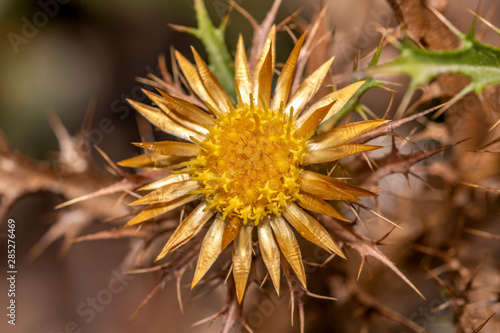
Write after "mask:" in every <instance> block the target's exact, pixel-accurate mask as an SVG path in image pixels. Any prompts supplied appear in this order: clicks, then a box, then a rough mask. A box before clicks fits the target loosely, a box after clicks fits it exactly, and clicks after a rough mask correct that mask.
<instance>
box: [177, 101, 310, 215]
mask: <svg viewBox="0 0 500 333" xmlns="http://www.w3.org/2000/svg"><path fill="white" fill-rule="evenodd" d="M295 130H296V127H295V125H294V123H293V121H292V117H290V116H288V115H287V114H285V112H284V110H283V108H280V109H279V110H270V109H267V108H261V107H257V106H254V105H247V104H239V105H238V106H237V108H236V109H234V108H231V111H229V112H228V113H227V114H224V115H219V119H218V120H217V124H216V125H215V126H214V127H213V128H210V129H209V131H210V132H209V134H208V135H207V138H206V139H205V140H204V141H203V142H199V143H198V144H199V145H200V147H201V148H202V153H201V154H200V155H199V156H198V157H197V158H196V160H193V161H190V162H187V163H186V165H189V173H191V174H192V180H197V181H198V182H199V183H200V189H199V190H196V191H194V192H193V193H203V194H204V195H205V196H206V200H207V201H208V202H209V203H210V206H209V207H210V208H215V209H217V210H218V211H220V212H222V214H223V218H226V217H227V216H238V217H240V218H242V219H243V222H244V223H245V224H246V223H247V221H248V220H249V219H250V220H254V221H255V224H258V223H259V221H260V219H261V218H263V217H264V216H266V215H269V214H275V215H278V216H280V213H281V210H282V209H283V208H285V207H286V205H287V202H290V201H294V200H296V199H300V194H299V185H298V183H297V180H298V178H299V173H300V169H298V166H299V164H300V163H302V160H303V157H304V154H305V146H306V139H305V138H296V137H295V136H294V134H295Z"/></svg>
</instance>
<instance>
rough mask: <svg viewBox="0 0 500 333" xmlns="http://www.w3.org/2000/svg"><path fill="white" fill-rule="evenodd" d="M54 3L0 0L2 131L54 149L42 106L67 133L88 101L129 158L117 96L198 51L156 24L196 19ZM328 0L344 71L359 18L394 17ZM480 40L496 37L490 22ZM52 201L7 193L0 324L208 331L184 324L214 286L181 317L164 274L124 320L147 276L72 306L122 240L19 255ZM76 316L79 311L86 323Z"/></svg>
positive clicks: (129, 135)
mask: <svg viewBox="0 0 500 333" xmlns="http://www.w3.org/2000/svg"><path fill="white" fill-rule="evenodd" d="M436 1H437V0H436ZM236 2H237V3H239V4H240V5H241V6H243V7H244V8H245V9H246V10H247V11H248V12H250V13H251V14H252V15H254V17H256V19H258V20H261V19H263V17H264V16H265V13H266V10H267V9H268V8H269V6H270V3H269V1H266V0H256V1H249V0H240V1H236ZM437 2H439V1H437ZM450 2H451V1H450ZM493 2H494V1H483V3H484V6H485V8H487V7H488V5H489V4H490V3H493ZM54 3H56V2H55V0H53V1H43V0H42V1H27V0H2V1H1V2H0V22H1V23H0V35H1V36H3V37H2V38H1V39H0V127H1V129H2V131H3V132H4V133H5V136H6V137H7V139H8V141H9V142H10V143H11V145H12V146H13V147H14V148H16V149H18V150H20V151H22V152H23V153H25V154H27V155H28V156H30V157H32V158H34V159H40V160H43V159H47V158H50V156H51V152H53V151H56V150H57V149H58V148H57V141H56V139H55V136H54V134H53V132H52V130H51V128H50V126H49V124H48V121H47V117H46V115H47V113H48V112H55V113H56V114H57V115H58V116H59V117H60V118H61V120H62V122H63V123H64V125H65V126H66V127H67V129H68V131H69V132H70V133H75V132H76V131H78V129H79V128H80V126H81V123H82V121H83V119H84V115H85V110H86V108H87V106H88V104H89V102H90V101H91V100H92V99H95V100H97V102H98V109H97V113H96V116H95V119H94V122H93V128H98V127H99V123H100V121H102V119H109V120H111V123H112V125H111V128H112V130H110V131H109V133H102V132H99V133H97V134H95V135H94V136H91V137H90V138H89V139H90V141H91V142H92V143H93V144H96V145H98V146H99V147H100V148H102V149H103V150H104V151H105V152H106V153H107V154H108V155H109V156H110V157H111V159H112V160H113V161H118V160H120V159H124V158H126V157H130V156H132V155H133V154H135V153H136V152H137V150H135V149H134V148H133V147H132V146H131V145H130V144H129V142H131V141H137V140H139V134H138V131H137V125H136V114H135V113H134V111H133V110H132V108H131V107H129V106H128V105H127V104H126V102H125V101H124V99H125V98H128V97H129V96H132V98H134V99H141V98H143V95H142V93H140V90H139V89H140V88H142V87H143V85H142V84H139V83H137V82H136V81H135V80H134V78H135V77H137V76H139V77H144V76H145V75H146V74H147V73H148V72H151V71H153V72H155V71H156V66H157V57H158V54H160V53H164V54H166V55H167V57H168V58H169V56H168V54H169V48H170V47H171V46H173V47H175V48H177V49H178V50H180V51H181V52H183V53H188V51H189V47H190V45H193V46H195V48H196V49H197V50H201V49H202V46H201V43H200V42H199V41H197V40H196V39H195V38H194V37H192V36H189V35H186V34H183V33H179V32H175V31H173V30H172V29H171V28H169V27H168V26H167V23H174V24H178V25H187V26H193V25H195V19H194V12H193V9H192V2H191V1H174V0H144V1H138V0H109V1H105V2H103V1H97V0H85V1H84V0H71V1H67V3H66V4H57V6H54ZM41 4H44V5H41ZM318 4H319V2H318V3H315V2H311V1H299V0H293V1H284V3H283V4H282V6H281V9H280V11H279V13H278V19H279V20H281V19H283V18H285V17H287V16H288V15H290V14H291V13H293V12H294V11H296V10H297V9H299V8H303V9H304V10H303V12H302V13H301V15H300V20H298V22H301V21H304V22H305V21H307V20H308V19H310V17H311V16H312V15H313V13H314V12H315V10H316V9H317V6H318ZM328 4H329V12H328V15H329V16H330V21H331V23H332V25H333V26H334V27H335V33H336V44H335V45H334V46H332V49H331V50H330V51H331V53H332V54H335V55H336V60H335V65H334V72H335V74H342V73H350V71H351V68H352V64H351V59H352V52H353V49H354V47H356V48H359V49H360V54H361V55H364V54H366V53H367V52H368V51H370V50H371V49H373V47H374V46H376V45H377V43H378V41H379V34H377V33H376V32H374V31H373V30H371V27H372V26H371V25H370V24H373V22H377V23H378V24H379V25H381V26H385V24H386V23H387V21H388V20H391V22H392V25H393V26H394V22H395V21H394V18H393V16H392V13H391V11H390V9H389V7H388V6H387V4H386V3H385V1H382V0H377V1H367V0H355V1H347V0H334V1H328ZM476 5H477V1H476V0H474V1H465V0H463V1H453V2H451V4H450V7H449V9H448V10H447V17H448V18H450V20H451V21H453V22H454V23H455V24H456V25H457V26H458V27H459V28H460V29H461V30H462V31H463V30H464V29H467V27H468V26H469V24H470V21H471V15H470V14H469V13H468V12H467V11H466V9H467V8H472V9H475V8H476ZM47 6H48V7H47ZM206 6H207V8H208V10H209V11H210V13H211V16H212V18H213V20H214V21H215V22H219V20H220V18H221V17H222V15H223V13H224V10H225V8H226V7H227V4H226V2H225V1H223V0H215V1H214V0H207V1H206ZM43 7H45V8H46V9H47V8H49V9H48V11H49V12H51V13H52V14H53V16H50V15H45V16H44V15H40V13H41V12H42V13H43ZM44 17H45V18H46V19H44ZM499 19H500V18H499V17H498V14H497V15H496V17H494V18H493V23H497V24H498V21H499ZM27 21H29V22H30V23H31V24H37V25H38V27H36V25H35V27H36V29H35V30H33V29H29V28H26V22H27ZM23 27H24V29H25V31H24V35H23ZM26 29H28V30H26ZM26 32H28V33H27V34H26ZM240 32H241V33H242V34H243V35H244V36H245V37H246V41H247V46H248V43H249V41H250V37H251V32H252V31H251V26H250V24H249V23H248V22H247V21H246V20H245V19H244V18H243V17H242V16H241V15H240V14H239V13H237V12H236V11H235V12H233V13H232V15H231V20H230V25H229V29H228V31H227V34H226V40H227V43H228V45H229V49H230V50H234V46H235V42H236V39H237V36H238V34H239V33H240ZM13 34H15V35H16V36H14V35H13ZM14 40H15V41H16V42H13V41H14ZM483 40H486V41H488V40H490V41H495V39H494V37H493V34H492V33H490V32H488V33H486V35H485V36H484V38H483ZM496 41H498V39H497V40H496ZM292 45H293V44H292V41H291V39H290V38H289V37H288V36H286V35H285V34H281V35H280V37H279V39H278V61H284V60H285V59H286V56H287V54H288V52H289V51H290V49H291V47H292ZM395 54H396V53H395V52H394V51H392V50H390V49H388V50H386V51H384V53H383V58H384V59H385V58H390V57H393V56H394V55H395ZM389 98H390V94H389V93H385V92H382V93H381V92H380V91H377V92H370V93H368V94H367V96H366V97H365V99H364V102H365V104H367V105H369V106H370V108H372V110H374V111H375V112H376V113H377V114H382V113H383V112H384V111H385V108H386V106H387V104H388V100H389ZM399 98H400V97H399ZM396 104H397V103H396ZM91 133H92V132H91ZM93 155H94V156H95V159H96V163H97V164H100V165H104V164H105V163H104V162H103V160H102V158H101V157H100V156H98V154H96V153H95V151H94V152H93ZM61 202H62V199H61V198H59V197H57V196H54V195H51V194H48V193H42V194H39V195H33V196H29V197H26V198H24V199H23V200H22V201H20V202H18V203H17V204H16V205H15V206H14V207H13V209H12V210H11V211H9V212H8V214H7V216H6V217H3V220H2V221H1V222H2V224H1V226H0V232H1V233H3V234H5V232H6V221H7V219H8V218H13V219H14V220H15V221H16V243H17V244H16V246H17V269H18V275H17V294H16V301H17V305H18V307H17V321H16V323H17V325H16V326H15V327H12V326H10V325H7V324H6V320H5V315H4V312H5V310H2V312H1V313H0V315H1V316H0V318H2V319H1V320H0V331H1V332H37V333H38V332H39V333H49V332H50V333H56V332H57V333H60V332H79V331H78V329H77V328H72V325H73V324H68V323H69V322H75V323H76V324H75V325H77V326H78V328H79V329H81V330H82V331H81V332H91V333H94V332H96V333H100V332H106V333H114V332H218V331H219V324H218V323H219V322H216V323H215V324H214V325H213V326H211V327H208V325H207V324H204V325H201V326H198V327H195V328H192V329H191V328H189V327H190V325H191V324H192V323H194V322H196V321H198V320H200V319H202V318H205V317H206V316H209V315H211V314H213V313H215V312H217V311H218V310H219V309H220V307H221V306H222V305H223V303H224V297H225V294H224V293H225V291H224V290H223V289H218V290H216V291H215V292H213V293H211V294H209V295H205V296H203V297H201V298H199V299H193V297H192V295H190V294H189V291H187V290H186V291H184V293H183V296H184V303H185V304H184V309H185V313H184V314H183V315H181V312H180V309H179V306H178V304H177V299H176V292H175V284H174V283H170V284H167V285H166V286H165V288H164V290H163V291H161V292H160V293H159V294H158V295H157V296H155V297H154V298H153V299H152V300H151V301H150V303H149V304H148V305H147V306H146V307H145V308H144V310H143V311H142V312H141V314H140V315H139V316H138V317H137V318H136V319H135V320H134V321H132V322H131V323H129V322H128V319H129V317H130V316H131V314H132V313H133V311H134V310H135V308H136V307H137V305H138V304H139V303H140V302H141V301H142V299H143V298H144V297H145V296H146V295H147V293H148V292H149V291H150V290H151V289H152V287H153V284H154V281H155V279H154V276H153V275H140V276H137V277H135V278H134V279H133V280H132V281H130V282H126V283H127V284H128V285H127V286H125V287H124V288H123V290H122V291H120V292H117V293H113V294H112V298H111V299H110V300H109V304H107V305H105V306H103V307H102V309H100V311H95V312H94V314H95V316H92V319H91V320H90V319H89V318H90V315H88V316H87V315H84V316H82V315H81V312H80V314H79V313H77V310H78V308H79V307H80V309H88V308H89V307H87V306H85V305H83V306H82V305H81V304H85V303H87V302H88V301H89V299H88V298H89V297H90V298H95V297H97V296H98V295H100V296H101V297H104V296H105V294H106V295H108V294H109V292H106V290H109V289H110V286H109V285H108V283H109V279H110V278H111V277H112V276H113V274H115V273H114V272H119V266H120V264H121V263H122V261H123V259H124V254H125V252H126V249H127V246H128V245H127V241H121V240H117V241H93V242H88V243H78V244H76V245H74V246H73V247H72V249H71V250H70V252H69V253H68V255H67V256H66V257H64V258H58V250H59V247H60V245H61V243H60V242H56V244H53V245H52V246H50V247H49V248H48V250H47V251H46V252H44V253H43V254H42V255H41V256H40V257H39V258H38V259H36V260H35V261H33V262H30V261H28V260H27V259H26V257H27V252H28V251H29V249H30V248H31V247H32V246H33V245H34V244H35V243H36V242H37V241H38V240H39V239H40V237H41V236H42V235H43V234H44V233H45V232H46V231H47V230H48V228H49V226H50V224H51V223H52V222H53V220H54V214H55V213H54V212H53V207H54V206H55V205H57V204H59V203H61ZM96 230H100V228H99V227H98V226H97V227H92V228H90V230H86V231H85V233H90V232H91V231H96ZM1 244H2V246H1V252H0V265H1V266H0V267H1V271H0V276H4V275H5V272H4V271H5V270H4V267H5V263H6V254H5V253H6V246H5V242H4V238H1ZM388 274H392V273H388ZM186 281H189V279H186ZM7 286H8V285H7V282H6V280H5V278H2V279H0V305H1V306H0V308H2V309H5V307H4V306H5V304H6V299H7V297H6V293H7V289H8V288H7ZM103 290H104V291H103ZM103 295H104V296H103ZM415 301H416V302H422V305H423V306H424V307H425V306H427V307H428V306H429V305H428V303H426V302H425V301H422V300H419V299H418V298H417V297H416V296H415ZM306 307H307V304H306ZM284 308H285V309H286V307H284ZM406 315H409V314H406ZM272 316H289V313H288V312H287V311H284V312H283V311H282V310H279V311H278V310H276V311H275V312H274V313H273V315H272ZM86 319H89V320H88V322H87V321H86ZM325 320H327V318H325ZM284 322H285V326H282V327H274V326H273V321H272V320H269V319H266V325H267V326H265V327H266V330H265V331H272V330H276V329H279V330H285V331H287V330H290V331H292V330H293V331H297V325H296V326H295V327H294V328H290V327H289V325H288V321H284ZM256 330H257V332H260V331H264V330H263V329H262V330H261V329H259V328H257V329H256ZM443 332H445V331H443Z"/></svg>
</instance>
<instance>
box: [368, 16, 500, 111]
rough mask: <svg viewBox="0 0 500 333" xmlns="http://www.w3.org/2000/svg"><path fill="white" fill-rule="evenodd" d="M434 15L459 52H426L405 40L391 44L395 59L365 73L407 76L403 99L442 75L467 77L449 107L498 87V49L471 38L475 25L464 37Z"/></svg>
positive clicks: (499, 50) (499, 71) (499, 57)
mask: <svg viewBox="0 0 500 333" xmlns="http://www.w3.org/2000/svg"><path fill="white" fill-rule="evenodd" d="M436 15H439V17H440V18H441V19H442V20H443V22H444V23H445V24H446V25H447V26H448V28H450V30H451V31H452V32H453V33H454V34H455V35H456V36H457V37H458V38H459V39H460V41H461V44H462V45H461V46H460V47H459V48H457V49H453V50H429V49H424V48H421V47H419V46H418V45H416V44H415V43H414V42H413V41H411V40H410V39H408V38H407V39H404V40H403V42H402V43H397V42H394V43H393V44H394V45H395V46H396V47H397V48H398V49H399V50H400V51H401V54H400V56H399V57H398V58H396V59H395V60H393V61H391V62H389V63H386V64H383V65H380V66H376V67H374V68H372V69H371V70H369V71H368V72H369V73H372V74H375V73H380V74H406V75H408V76H410V77H411V83H410V86H409V89H408V91H409V94H407V96H406V99H409V98H410V97H411V96H410V94H411V93H412V92H413V91H414V90H415V89H416V88H417V87H418V86H423V85H426V84H428V83H429V82H430V81H432V80H433V79H435V78H437V77H438V76H440V75H442V74H460V75H464V76H467V77H468V78H469V79H470V80H471V82H470V83H469V84H468V85H467V86H466V87H465V88H464V89H463V90H462V91H461V92H460V93H458V94H457V95H456V96H455V97H454V98H453V99H452V101H450V103H449V104H450V105H451V104H453V102H455V101H456V100H458V99H459V98H461V97H462V96H464V95H465V94H467V93H469V92H471V91H474V92H475V93H477V94H480V93H481V92H482V91H483V90H484V88H485V87H487V86H488V85H492V84H497V83H500V48H498V47H494V46H492V45H487V44H483V43H481V42H479V41H478V40H477V39H476V38H475V36H474V24H473V27H472V28H471V30H470V31H469V33H467V34H463V33H461V32H460V31H458V29H457V28H456V27H454V26H453V25H451V23H450V22H448V21H447V20H446V19H445V18H444V17H443V16H441V14H438V13H436ZM402 104H404V103H402Z"/></svg>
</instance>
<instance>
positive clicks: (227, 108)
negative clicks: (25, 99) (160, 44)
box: [121, 28, 384, 302]
mask: <svg viewBox="0 0 500 333" xmlns="http://www.w3.org/2000/svg"><path fill="white" fill-rule="evenodd" d="M304 38H305V37H304V36H302V37H301V38H300V39H299V40H298V41H297V43H296V45H295V47H294V49H293V50H292V52H291V54H290V56H289V58H288V60H287V62H286V63H285V65H284V67H283V68H282V70H281V73H280V75H279V77H278V80H277V83H276V88H275V90H274V94H273V95H272V96H271V90H272V81H273V73H274V67H275V66H274V62H275V51H274V40H275V30H274V28H273V29H271V32H270V33H269V36H268V38H267V40H266V43H265V45H264V47H263V51H262V54H261V55H260V57H259V59H258V61H257V64H256V66H255V69H254V70H253V71H250V69H249V65H248V62H247V58H246V55H245V51H244V43H243V39H242V38H241V37H240V39H239V41H238V46H237V50H236V57H235V73H236V74H235V88H236V91H237V95H238V96H237V97H238V100H237V102H236V103H233V102H232V101H231V99H230V97H229V96H228V95H227V93H226V92H225V91H224V89H223V88H222V86H221V84H220V83H219V81H218V80H217V78H216V76H215V75H214V74H213V73H212V72H211V71H210V69H209V67H208V66H207V64H206V63H205V62H204V61H203V60H202V58H201V57H200V56H199V55H198V53H197V52H196V51H195V50H193V55H194V60H195V64H192V63H191V62H189V61H188V60H187V59H186V58H185V57H184V56H182V55H181V54H180V53H176V58H177V62H178V64H179V66H180V68H181V70H182V73H183V74H184V77H185V79H186V81H187V83H188V85H189V89H191V90H192V91H193V92H194V93H195V94H196V96H197V97H198V98H199V99H200V100H201V101H202V102H204V103H205V105H206V106H207V108H206V110H203V109H201V108H198V107H197V106H195V105H194V104H192V103H190V102H188V101H186V100H183V99H180V98H177V97H175V96H172V95H169V94H166V93H164V92H162V91H160V94H161V96H160V95H156V94H154V93H147V94H148V96H149V97H150V98H151V100H152V101H153V102H154V103H155V104H156V107H152V106H148V105H145V104H141V103H138V102H135V101H130V103H131V104H132V105H133V106H134V107H135V108H136V109H137V111H139V112H140V113H141V114H142V115H143V116H144V117H146V118H147V119H148V120H149V121H150V122H151V123H153V124H154V125H155V126H157V127H159V128H160V129H162V130H163V131H165V132H167V133H170V134H173V135H176V136H178V137H179V138H181V139H184V140H186V141H188V142H171V141H163V142H149V143H137V144H136V145H138V146H140V147H143V148H146V149H148V150H150V151H152V153H148V154H144V155H140V156H137V157H134V158H131V159H128V160H125V161H122V162H121V165H123V166H129V167H141V168H144V167H149V168H173V167H177V169H176V171H173V172H171V174H170V175H169V176H168V177H166V178H164V179H161V180H159V181H157V182H155V183H152V184H150V185H147V186H146V187H144V188H143V189H144V190H152V192H150V193H149V194H147V195H145V196H143V197H142V198H141V199H139V200H137V201H135V202H133V203H132V204H134V205H148V206H147V207H146V208H144V209H143V210H142V211H141V212H140V213H139V214H138V215H137V216H135V217H134V218H133V219H132V220H131V221H129V223H128V225H132V224H137V223H141V222H144V221H147V220H149V219H151V218H154V217H156V216H159V215H161V214H163V213H166V212H168V211H170V210H172V209H174V208H176V207H179V206H182V205H184V204H186V203H188V202H192V201H200V203H199V204H198V206H197V207H196V208H195V209H194V210H193V211H192V212H191V214H190V215H189V216H188V217H187V218H186V219H184V221H182V222H181V223H180V225H179V226H178V227H177V229H176V230H175V231H174V233H173V234H172V236H171V237H170V238H169V240H168V241H167V243H166V245H165V246H164V248H163V250H162V251H161V253H160V255H159V256H158V259H161V258H163V257H164V256H165V255H167V254H168V253H170V252H172V251H174V250H176V249H177V248H179V247H181V246H182V245H184V244H185V243H187V242H188V241H189V240H190V239H191V238H193V237H194V236H195V235H196V234H197V233H198V232H200V231H201V230H202V229H203V226H204V225H205V224H207V223H209V224H210V227H209V228H208V231H207V233H206V235H205V237H204V240H203V243H202V246H201V251H200V256H199V259H198V264H197V267H196V271H195V276H194V279H193V283H192V285H193V286H194V285H196V284H197V283H198V282H199V281H200V280H201V278H202V277H203V276H204V274H205V273H206V272H207V271H208V269H209V268H210V267H211V265H212V264H213V263H214V262H215V260H216V259H217V257H218V256H219V254H220V253H221V252H222V251H223V250H224V249H225V248H226V247H227V246H228V245H229V244H230V243H233V245H232V247H233V276H234V279H235V284H236V291H237V297H238V301H240V302H241V300H242V298H243V294H244V291H245V288H246V283H247V279H248V274H249V271H250V266H251V262H252V255H253V252H252V246H253V240H254V237H255V239H258V242H259V247H260V253H261V255H262V258H263V260H264V263H265V265H266V267H267V269H268V270H269V273H270V276H271V279H272V281H273V284H274V286H275V288H276V291H277V292H279V284H280V253H282V254H283V256H284V258H285V260H287V261H288V263H289V264H290V266H291V268H292V269H293V270H294V272H295V273H296V275H297V277H298V279H299V281H300V282H301V284H302V285H303V286H304V288H305V287H306V279H305V273H304V267H303V263H302V259H301V254H300V249H299V247H298V244H297V239H296V238H295V235H294V233H293V231H292V228H291V227H293V228H294V229H295V230H297V232H298V233H299V234H300V235H301V236H302V237H304V238H306V239H307V240H309V241H311V242H312V243H314V244H316V245H317V246H319V247H321V248H323V249H325V250H326V251H328V252H330V253H332V252H333V253H336V254H338V255H340V256H342V257H344V255H343V253H342V251H341V249H340V248H339V246H338V245H337V244H336V243H335V241H334V240H333V239H332V237H331V236H330V234H329V233H328V232H327V231H326V230H325V228H324V227H323V226H322V225H321V224H320V223H319V222H318V220H317V219H315V218H314V217H312V216H311V215H309V214H308V213H306V212H305V211H304V209H305V210H309V211H312V212H316V213H320V214H325V215H328V216H331V217H333V218H336V219H340V220H344V218H343V217H342V216H341V215H340V214H339V213H338V212H337V211H336V210H335V209H334V208H333V207H332V206H331V205H330V204H329V203H327V201H326V200H344V201H352V202H355V201H357V200H358V198H357V197H360V196H373V195H374V194H373V193H372V192H369V191H367V190H364V189H361V188H359V187H356V186H354V185H351V184H348V183H345V182H342V181H340V180H338V179H335V178H333V177H329V176H325V175H321V174H318V173H315V172H312V171H308V170H304V169H302V167H303V166H304V165H308V164H320V163H325V162H331V161H336V160H338V159H341V158H343V157H346V156H349V155H353V154H357V153H361V152H366V151H369V150H372V149H375V148H378V147H376V146H370V145H361V144H349V143H348V142H349V141H350V140H352V139H353V138H355V137H356V136H358V135H359V134H362V133H364V132H366V131H368V130H370V129H372V128H374V127H376V126H378V125H380V124H382V123H383V122H384V121H364V122H359V123H353V124H347V125H344V126H340V127H336V128H333V129H331V130H329V131H327V132H325V133H322V134H321V135H318V136H314V133H315V129H316V127H317V126H318V125H320V124H321V123H322V122H323V120H324V119H327V118H329V117H331V116H332V115H333V114H335V112H337V111H338V110H340V109H341V108H342V106H343V105H344V104H345V103H346V102H347V101H348V100H349V98H350V97H351V96H352V95H353V93H354V92H355V91H356V90H357V89H358V88H359V87H360V86H361V84H362V82H358V83H354V84H352V85H350V86H348V87H346V88H344V89H342V90H339V91H336V92H333V93H331V94H328V95H326V96H325V97H323V98H322V99H320V100H319V101H318V102H316V103H314V104H313V105H311V106H309V107H306V106H307V105H308V103H309V101H310V100H311V98H312V97H313V96H314V95H315V94H316V92H317V91H318V89H319V88H320V86H321V85H322V83H323V80H324V78H325V76H326V75H327V73H328V71H329V68H330V65H331V63H332V61H333V59H330V60H328V61H327V62H326V63H324V64H323V65H322V66H320V67H319V68H318V69H317V70H316V71H315V72H313V73H312V74H311V75H310V76H309V77H307V78H306V79H305V80H304V81H303V82H302V83H301V84H300V85H299V86H298V88H297V89H296V90H295V91H293V92H292V91H291V88H292V81H293V80H294V71H295V66H296V63H297V59H298V58H299V53H300V50H301V47H302V44H303V42H304Z"/></svg>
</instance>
